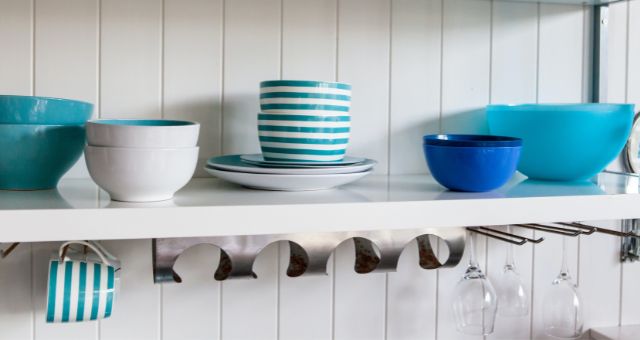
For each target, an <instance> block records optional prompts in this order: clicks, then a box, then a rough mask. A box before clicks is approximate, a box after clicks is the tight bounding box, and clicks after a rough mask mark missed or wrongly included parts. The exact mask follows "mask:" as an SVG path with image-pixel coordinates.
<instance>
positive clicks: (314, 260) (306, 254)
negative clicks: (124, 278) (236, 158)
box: [152, 228, 466, 283]
mask: <svg viewBox="0 0 640 340" xmlns="http://www.w3.org/2000/svg"><path fill="white" fill-rule="evenodd" d="M428 235H433V236H437V237H439V238H440V239H441V240H442V241H443V244H444V245H446V246H447V248H448V249H449V256H448V258H447V259H446V260H445V261H444V262H441V261H440V260H439V259H438V256H437V255H436V251H435V250H434V247H433V246H432V245H431V242H430V241H429V237H428ZM465 239H466V232H465V229H464V228H441V229H438V228H426V229H404V230H393V231H362V232H327V233H297V234H278V235H251V236H216V237H190V238H158V239H154V240H153V246H152V252H153V274H154V281H155V282H156V283H164V282H178V283H179V282H182V279H181V278H180V276H179V275H178V273H176V272H175V271H174V270H173V266H174V265H175V262H176V260H177V259H178V257H179V256H180V254H182V252H184V251H185V250H186V249H188V248H191V247H193V246H196V245H199V244H210V245H213V246H216V247H218V248H219V249H220V260H219V263H218V265H217V268H216V270H215V273H214V278H215V279H216V280H218V281H222V280H226V279H236V278H257V275H256V274H255V273H254V271H253V264H254V262H255V259H256V258H257V257H258V255H259V254H260V252H261V251H262V250H263V249H264V248H265V247H267V246H268V245H270V244H272V243H274V242H281V241H286V242H288V243H289V249H290V253H289V266H288V268H287V275H288V276H290V277H298V276H308V275H326V274H327V263H328V260H329V257H330V256H331V254H332V253H333V251H334V250H335V249H336V247H338V246H339V245H340V244H341V243H343V242H345V241H349V242H354V246H355V264H354V270H355V271H356V272H357V273H360V274H365V273H371V272H388V271H395V270H396V267H397V265H398V260H399V259H400V255H401V254H402V251H403V250H404V248H405V247H406V246H407V245H408V244H409V243H410V242H412V241H414V240H416V242H417V244H418V254H417V255H418V256H419V260H420V261H419V263H420V267H422V268H424V269H436V268H440V267H454V266H456V265H457V264H458V263H459V262H460V259H461V258H462V255H463V252H464V245H465Z"/></svg>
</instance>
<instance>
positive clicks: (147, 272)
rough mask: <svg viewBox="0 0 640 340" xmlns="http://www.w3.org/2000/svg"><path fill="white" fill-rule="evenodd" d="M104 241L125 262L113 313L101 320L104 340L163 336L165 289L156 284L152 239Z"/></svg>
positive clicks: (136, 339) (101, 332)
mask: <svg viewBox="0 0 640 340" xmlns="http://www.w3.org/2000/svg"><path fill="white" fill-rule="evenodd" d="M131 227H132V228H135V226H131ZM103 244H104V246H105V247H106V248H107V249H108V250H109V251H110V252H111V253H112V254H113V255H115V256H116V257H117V258H118V259H119V260H120V261H121V262H122V270H121V271H120V275H121V276H120V294H118V295H117V296H116V300H114V307H113V308H114V309H113V315H112V316H111V317H110V318H108V319H105V320H102V321H100V339H101V340H109V339H113V340H116V339H118V340H129V339H130V340H134V339H135V340H142V339H144V340H147V339H160V334H161V324H160V320H161V309H160V301H161V299H160V297H161V296H160V289H161V288H160V286H159V285H155V284H154V283H153V271H152V268H153V267H152V258H151V255H150V254H151V240H127V241H105V242H103Z"/></svg>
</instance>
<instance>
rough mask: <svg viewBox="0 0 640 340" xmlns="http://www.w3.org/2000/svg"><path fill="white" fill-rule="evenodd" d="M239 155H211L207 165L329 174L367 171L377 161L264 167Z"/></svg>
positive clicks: (264, 171) (237, 169) (262, 171)
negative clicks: (244, 159)
mask: <svg viewBox="0 0 640 340" xmlns="http://www.w3.org/2000/svg"><path fill="white" fill-rule="evenodd" d="M240 157H241V156H240V155H227V156H218V157H211V158H210V159H209V160H208V161H207V166H208V167H211V168H215V169H218V170H225V171H235V172H248V173H253V174H277V175H331V174H350V173H354V172H363V171H368V170H371V168H373V167H374V166H375V165H376V164H377V162H376V161H374V160H372V159H365V160H364V162H361V163H356V164H353V165H344V166H331V167H324V166H323V167H318V166H310V167H293V168H285V167H277V168H266V167H261V166H258V165H253V164H250V163H247V162H244V161H243V160H242V159H241V158H240Z"/></svg>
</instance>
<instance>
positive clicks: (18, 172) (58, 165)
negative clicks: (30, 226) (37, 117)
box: [0, 124, 85, 190]
mask: <svg viewBox="0 0 640 340" xmlns="http://www.w3.org/2000/svg"><path fill="white" fill-rule="evenodd" d="M0 145H3V146H9V147H3V148H0V189H1V190H42V189H52V188H55V187H56V186H57V185H58V181H60V178H62V176H63V175H64V174H65V173H66V172H67V171H68V170H69V169H71V167H72V166H73V165H74V164H75V163H76V162H77V161H78V159H79V158H80V155H82V150H83V149H84V145H85V130H84V126H82V125H11V124H5V125H0Z"/></svg>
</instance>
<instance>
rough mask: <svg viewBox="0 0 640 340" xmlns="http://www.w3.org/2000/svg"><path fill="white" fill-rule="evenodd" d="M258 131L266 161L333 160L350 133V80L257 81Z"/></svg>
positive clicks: (341, 153)
mask: <svg viewBox="0 0 640 340" xmlns="http://www.w3.org/2000/svg"><path fill="white" fill-rule="evenodd" d="M260 108H261V109H262V112H260V113H258V136H259V140H260V147H261V149H262V155H263V157H264V158H265V159H267V160H272V161H292V160H293V161H309V162H323V161H324V162H326V161H339V160H342V159H343V158H344V156H345V153H346V149H347V146H348V144H349V136H350V133H351V115H350V114H349V110H350V109H351V85H349V84H345V83H336V82H325V81H313V80H267V81H263V82H261V83H260Z"/></svg>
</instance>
